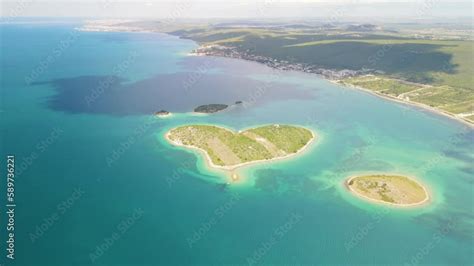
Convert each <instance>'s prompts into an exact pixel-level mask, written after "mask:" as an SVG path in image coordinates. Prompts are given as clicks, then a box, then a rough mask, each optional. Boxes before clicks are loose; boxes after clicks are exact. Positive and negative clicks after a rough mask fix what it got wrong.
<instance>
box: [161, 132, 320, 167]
mask: <svg viewBox="0 0 474 266" xmlns="http://www.w3.org/2000/svg"><path fill="white" fill-rule="evenodd" d="M214 126H215V125H214ZM215 127H218V128H221V129H224V130H227V131H231V130H229V129H227V128H225V127H221V126H215ZM248 129H252V128H248ZM248 129H246V130H248ZM308 130H309V132H311V136H312V137H311V139H310V140H309V141H308V143H306V144H305V145H304V146H303V147H301V148H300V149H299V150H297V151H296V152H295V153H291V154H287V155H285V156H280V157H275V158H272V159H262V160H256V161H251V162H244V163H240V164H236V165H227V166H222V165H216V164H214V163H213V162H212V159H211V157H210V156H209V154H208V153H207V151H205V150H203V149H201V148H199V147H196V146H191V145H185V144H182V143H178V142H176V141H173V140H171V139H170V138H169V135H170V131H171V130H168V131H167V132H166V133H165V139H166V141H168V143H170V144H171V145H174V146H178V147H185V148H189V149H194V150H197V151H199V152H200V153H202V154H203V155H204V157H205V158H206V159H205V161H206V164H207V166H209V167H210V168H212V169H218V170H224V171H227V172H232V171H235V170H237V168H241V167H244V166H248V165H252V164H259V163H268V162H273V161H278V160H283V159H288V158H290V157H293V156H296V155H300V154H302V153H303V152H304V151H305V150H306V149H307V148H308V147H309V146H310V145H311V143H313V142H314V140H315V139H316V134H315V133H314V132H313V131H312V130H310V129H308ZM231 132H232V131H231ZM240 132H241V131H238V132H237V133H240ZM232 133H234V132H232Z"/></svg>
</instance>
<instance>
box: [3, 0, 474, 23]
mask: <svg viewBox="0 0 474 266" xmlns="http://www.w3.org/2000/svg"><path fill="white" fill-rule="evenodd" d="M0 3H1V5H0V11H1V13H0V14H1V15H2V16H3V17H30V16H35V17H37V16H41V17H86V18H138V17H140V18H156V19H159V18H175V19H178V18H249V17H253V18H334V19H335V18H340V17H342V18H366V19H367V18H390V19H395V20H396V19H402V18H410V19H431V18H451V19H453V18H457V17H464V18H466V17H472V14H473V12H474V10H473V4H472V1H471V0H461V1H459V0H458V1H447V0H412V1H407V0H405V1H401V0H399V1H397V0H395V1H394V0H392V1H388V0H335V1H327V0H326V1H321V0H253V1H252V0H241V1H235V0H230V1H212V0H211V1H210V0H179V1H169V0H140V1H131V0H128V1H125V0H80V1H74V0H72V1H71V0H0ZM400 22H403V21H400Z"/></svg>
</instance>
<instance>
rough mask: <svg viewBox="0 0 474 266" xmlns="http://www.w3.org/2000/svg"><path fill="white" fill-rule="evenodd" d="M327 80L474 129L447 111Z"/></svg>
mask: <svg viewBox="0 0 474 266" xmlns="http://www.w3.org/2000/svg"><path fill="white" fill-rule="evenodd" d="M326 80H328V81H329V82H331V83H334V84H337V85H340V86H344V87H347V88H350V89H356V90H360V91H363V92H366V93H370V94H372V95H374V96H377V97H380V98H382V99H384V100H388V101H392V102H398V103H401V104H406V105H410V106H414V107H418V108H421V109H423V110H426V111H428V112H431V113H434V114H437V115H442V116H444V117H446V118H449V119H452V120H455V121H457V122H460V123H462V124H464V125H466V126H468V127H469V128H470V129H474V124H473V123H471V122H469V121H467V120H465V119H463V118H461V117H457V116H456V115H455V114H452V113H449V112H447V111H443V110H441V109H437V108H434V107H431V106H429V105H426V104H424V103H417V102H413V101H406V100H402V99H399V98H397V97H394V96H390V95H386V94H382V93H379V92H376V91H373V90H370V89H367V88H364V87H360V86H355V85H351V84H344V83H341V82H340V81H339V80H330V79H326Z"/></svg>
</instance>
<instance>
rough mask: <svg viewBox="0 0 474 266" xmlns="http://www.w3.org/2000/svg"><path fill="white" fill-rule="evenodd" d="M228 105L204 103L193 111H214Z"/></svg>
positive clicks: (207, 112)
mask: <svg viewBox="0 0 474 266" xmlns="http://www.w3.org/2000/svg"><path fill="white" fill-rule="evenodd" d="M227 107H228V105H227V104H206V105H200V106H198V107H196V108H194V112H196V113H206V114H210V113H216V112H219V111H222V110H224V109H226V108H227Z"/></svg>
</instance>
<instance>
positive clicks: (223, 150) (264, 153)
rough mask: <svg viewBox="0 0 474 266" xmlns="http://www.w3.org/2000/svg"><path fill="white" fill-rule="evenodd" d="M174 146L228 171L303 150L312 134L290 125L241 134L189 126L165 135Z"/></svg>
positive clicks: (264, 127)
mask: <svg viewBox="0 0 474 266" xmlns="http://www.w3.org/2000/svg"><path fill="white" fill-rule="evenodd" d="M165 137H166V139H167V140H168V141H169V142H171V143H172V144H174V145H177V146H184V147H188V148H195V149H198V150H200V151H202V152H204V154H205V155H206V159H207V161H208V163H209V165H210V166H212V167H215V168H221V169H226V170H233V169H235V168H237V167H240V166H243V165H247V164H250V163H256V162H262V161H269V160H276V159H283V158H287V157H289V156H292V155H295V154H297V153H299V152H301V151H303V150H304V149H305V148H306V147H307V146H308V145H309V144H310V143H311V142H312V141H313V140H314V138H315V136H314V134H313V132H312V131H310V130H308V129H306V128H302V127H297V126H289V125H278V124H275V125H268V126H262V127H257V128H252V129H247V130H244V131H240V132H237V133H235V132H233V131H231V130H229V129H226V128H222V127H217V126H212V125H186V126H181V127H177V128H174V129H171V130H170V131H168V132H167V133H166V135H165Z"/></svg>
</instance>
